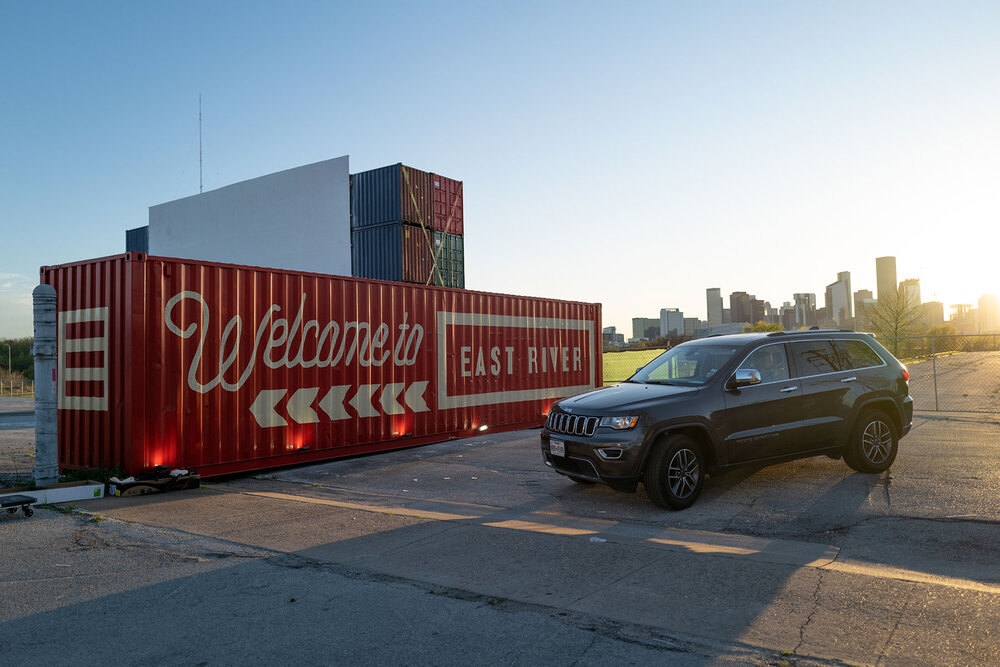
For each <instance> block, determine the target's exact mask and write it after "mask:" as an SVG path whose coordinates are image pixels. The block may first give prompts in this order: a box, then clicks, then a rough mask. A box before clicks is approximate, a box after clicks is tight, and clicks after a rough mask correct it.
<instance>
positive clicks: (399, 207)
mask: <svg viewBox="0 0 1000 667" xmlns="http://www.w3.org/2000/svg"><path fill="white" fill-rule="evenodd" d="M389 222H397V223H398V222H410V223H414V224H418V225H419V224H422V225H424V226H426V227H427V228H428V229H433V227H434V189H433V182H432V180H431V175H430V174H429V173H428V172H426V171H421V170H419V169H414V168H413V167H407V166H404V165H402V164H393V165H390V166H388V167H381V168H379V169H372V170H370V171H362V172H359V173H357V174H352V175H351V229H361V228H362V227H373V226H375V225H384V224H386V223H389Z"/></svg>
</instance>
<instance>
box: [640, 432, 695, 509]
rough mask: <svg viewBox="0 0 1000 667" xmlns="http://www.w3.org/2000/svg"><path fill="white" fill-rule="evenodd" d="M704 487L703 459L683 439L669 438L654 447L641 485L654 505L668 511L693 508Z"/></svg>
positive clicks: (687, 441) (692, 444)
mask: <svg viewBox="0 0 1000 667" xmlns="http://www.w3.org/2000/svg"><path fill="white" fill-rule="evenodd" d="M704 483H705V457H704V455H703V454H702V453H701V447H700V446H699V445H698V443H697V442H695V441H694V440H693V439H692V438H689V437H688V436H686V435H680V434H677V435H672V436H670V437H669V438H667V439H666V440H665V441H664V442H662V443H661V444H660V446H659V447H657V449H656V451H655V452H653V458H652V459H651V460H650V461H649V465H648V467H647V468H646V474H645V477H644V479H643V485H644V486H645V487H646V495H648V496H649V499H650V500H652V501H653V502H654V503H656V504H657V505H659V506H660V507H663V508H665V509H670V510H682V509H686V508H688V507H691V505H693V504H694V501H696V500H697V499H698V496H699V495H700V494H701V488H702V486H703V485H704Z"/></svg>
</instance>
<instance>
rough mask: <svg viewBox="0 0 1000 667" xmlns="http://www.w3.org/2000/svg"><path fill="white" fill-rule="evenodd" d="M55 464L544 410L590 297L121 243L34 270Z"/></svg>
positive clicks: (367, 448)
mask: <svg viewBox="0 0 1000 667" xmlns="http://www.w3.org/2000/svg"><path fill="white" fill-rule="evenodd" d="M41 281H42V282H43V283H45V284H49V285H52V286H53V287H54V288H55V290H56V294H57V304H58V355H59V365H58V377H57V382H58V400H59V460H60V464H61V465H62V466H63V467H64V468H93V467H112V466H115V465H121V466H122V467H124V468H125V470H126V472H128V473H135V472H138V471H141V470H144V469H147V468H150V467H152V466H155V465H169V466H176V467H187V468H193V469H196V470H198V471H199V472H201V473H202V474H203V475H206V476H211V475H221V474H228V473H234V472H241V471H248V470H257V469H263V468H270V467H275V466H283V465H290V464H295V463H303V462H306V461H315V460H321V459H331V458H336V457H340V456H347V455H352V454H358V453H363V452H374V451H379V450H387V449H397V448H401V447H408V446H412V445H417V444H424V443H428V442H435V441H439V440H442V439H446V438H449V437H460V436H467V435H471V434H473V433H475V432H477V430H479V429H481V428H482V427H488V428H490V429H506V428H519V427H527V426H536V425H539V424H541V422H542V419H543V416H544V415H545V414H546V412H547V411H548V408H549V406H550V405H551V403H552V402H553V401H554V400H556V399H557V398H559V397H562V396H567V395H570V394H574V393H578V392H580V391H584V390H587V389H590V388H594V387H600V386H601V370H602V369H601V310H600V304H585V303H574V302H566V301H552V300H546V299H538V298H530V297H519V296H509V295H500V294H486V293H481V292H470V291H464V290H455V289H445V288H437V287H421V286H416V285H406V284H401V283H388V282H381V281H373V280H363V279H358V278H348V277H341V276H329V275H319V274H309V273H298V272H290V271H279V270H274V269H264V268H255V267H246V266H234V265H225V264H213V263H206V262H196V261H192V260H183V259H170V258H163V257H150V256H147V255H144V254H142V253H129V254H125V255H119V256H115V257H107V258H103V259H96V260H90V261H86V262H78V263H74V264H66V265H62V266H52V267H43V268H42V269H41Z"/></svg>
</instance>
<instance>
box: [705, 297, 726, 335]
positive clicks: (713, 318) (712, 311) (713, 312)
mask: <svg viewBox="0 0 1000 667" xmlns="http://www.w3.org/2000/svg"><path fill="white" fill-rule="evenodd" d="M705 297H706V300H707V301H708V326H710V327H711V326H714V325H716V324H722V289H721V288H719V287H709V288H708V289H707V290H705Z"/></svg>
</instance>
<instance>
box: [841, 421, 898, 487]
mask: <svg viewBox="0 0 1000 667" xmlns="http://www.w3.org/2000/svg"><path fill="white" fill-rule="evenodd" d="M898 449H899V436H898V435H897V433H896V425H895V424H894V423H893V421H892V419H890V418H889V415H887V414H885V413H884V412H882V411H881V410H869V411H867V412H864V413H863V414H862V415H861V418H860V419H858V422H857V424H855V425H854V432H853V433H852V434H851V441H850V442H849V443H848V444H847V447H846V448H845V449H844V461H845V462H846V463H847V465H849V466H850V467H851V468H853V469H854V470H857V471H858V472H865V473H880V472H885V471H886V470H888V469H889V467H890V466H891V465H892V462H893V461H895V460H896V452H897V451H898Z"/></svg>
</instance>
